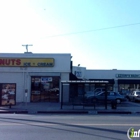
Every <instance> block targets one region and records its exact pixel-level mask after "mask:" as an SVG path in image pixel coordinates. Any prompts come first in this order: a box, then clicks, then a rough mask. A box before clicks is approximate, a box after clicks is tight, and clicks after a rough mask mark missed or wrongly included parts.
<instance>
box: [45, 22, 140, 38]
mask: <svg viewBox="0 0 140 140" xmlns="http://www.w3.org/2000/svg"><path fill="white" fill-rule="evenodd" d="M139 24H140V23H132V24H125V25H118V26H112V27H106V28H99V29H93V30H87V31H81V32H71V33H65V34H59V35H52V36H47V38H51V37H59V36H68V35H74V34H82V33H88V32H96V31H102V30H109V29H115V28H122V27H127V26H134V25H139Z"/></svg>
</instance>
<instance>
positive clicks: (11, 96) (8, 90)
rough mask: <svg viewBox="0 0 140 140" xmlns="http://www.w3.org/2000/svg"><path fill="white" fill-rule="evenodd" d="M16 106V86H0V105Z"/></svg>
mask: <svg viewBox="0 0 140 140" xmlns="http://www.w3.org/2000/svg"><path fill="white" fill-rule="evenodd" d="M15 104H16V84H11V83H10V84H1V105H3V106H4V105H15Z"/></svg>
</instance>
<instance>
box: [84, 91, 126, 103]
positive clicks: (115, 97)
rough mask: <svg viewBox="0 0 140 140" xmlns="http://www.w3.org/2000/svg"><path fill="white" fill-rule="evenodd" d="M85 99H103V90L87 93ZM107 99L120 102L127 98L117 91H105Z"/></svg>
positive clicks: (92, 100) (93, 100)
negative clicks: (96, 92)
mask: <svg viewBox="0 0 140 140" xmlns="http://www.w3.org/2000/svg"><path fill="white" fill-rule="evenodd" d="M87 99H88V100H89V101H91V102H95V101H96V102H97V101H105V91H103V92H100V93H98V94H97V95H89V96H87ZM107 101H108V102H112V101H116V103H118V104H120V103H121V102H123V101H127V99H126V98H125V96H123V95H121V94H119V93H118V92H114V91H107Z"/></svg>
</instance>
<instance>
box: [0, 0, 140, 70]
mask: <svg viewBox="0 0 140 140" xmlns="http://www.w3.org/2000/svg"><path fill="white" fill-rule="evenodd" d="M0 18H1V20H0V21H1V22H0V25H1V26H0V45H1V47H0V52H1V53H7V52H8V53H24V52H25V51H26V49H25V48H24V47H23V46H22V44H33V46H31V47H29V51H30V52H33V53H71V55H72V56H73V58H72V60H73V64H74V65H75V66H77V65H78V64H80V65H81V66H82V67H87V69H125V70H140V64H139V60H140V59H139V58H140V24H136V25H133V26H124V27H120V28H110V27H116V26H121V25H128V24H133V23H134V24H135V23H140V0H1V1H0ZM103 28H110V29H103ZM96 29H97V30H96ZM98 29H101V30H98ZM95 30H96V31H95ZM84 31H90V32H84ZM78 32H83V33H78ZM69 33H72V34H70V35H67V34H69ZM75 33H77V34H75ZM61 35H62V36H61ZM52 36H53V37H52Z"/></svg>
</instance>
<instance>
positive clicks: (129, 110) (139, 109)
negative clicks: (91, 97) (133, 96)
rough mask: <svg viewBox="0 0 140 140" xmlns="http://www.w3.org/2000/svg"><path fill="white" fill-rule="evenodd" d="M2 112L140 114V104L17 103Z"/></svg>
mask: <svg viewBox="0 0 140 140" xmlns="http://www.w3.org/2000/svg"><path fill="white" fill-rule="evenodd" d="M0 113H16V114H41V113H42V114H47V113H51V114H54V113H55V114H59V113H61V114H70V113H73V114H140V104H133V103H131V104H130V106H127V104H126V105H123V106H122V105H118V106H117V108H116V109H112V108H111V106H110V105H108V106H107V109H105V106H96V107H93V106H92V107H88V106H86V107H83V106H72V105H63V106H62V109H61V104H60V103H52V102H51V103H50V102H39V103H17V104H16V105H15V106H12V107H11V108H9V106H1V107H0Z"/></svg>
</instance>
